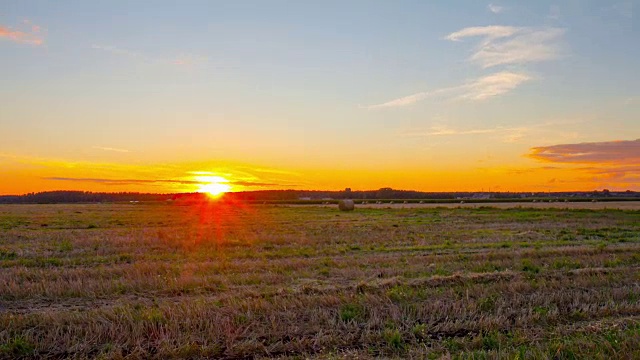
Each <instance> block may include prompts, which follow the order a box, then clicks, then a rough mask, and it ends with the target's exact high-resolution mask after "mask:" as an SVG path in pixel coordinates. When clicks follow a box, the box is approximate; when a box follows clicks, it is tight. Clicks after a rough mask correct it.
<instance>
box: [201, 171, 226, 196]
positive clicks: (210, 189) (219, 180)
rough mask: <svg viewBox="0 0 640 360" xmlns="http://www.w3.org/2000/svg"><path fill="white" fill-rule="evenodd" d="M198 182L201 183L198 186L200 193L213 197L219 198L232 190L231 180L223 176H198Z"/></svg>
mask: <svg viewBox="0 0 640 360" xmlns="http://www.w3.org/2000/svg"><path fill="white" fill-rule="evenodd" d="M196 180H197V181H199V182H201V184H199V185H198V192H201V193H206V194H207V195H209V196H212V197H218V196H220V195H222V194H224V193H226V192H229V191H230V190H231V185H229V184H228V182H229V180H228V179H225V178H223V177H222V176H197V177H196Z"/></svg>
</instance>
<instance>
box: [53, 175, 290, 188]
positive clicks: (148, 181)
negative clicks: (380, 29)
mask: <svg viewBox="0 0 640 360" xmlns="http://www.w3.org/2000/svg"><path fill="white" fill-rule="evenodd" d="M43 179H44V180H53V181H71V182H83V183H97V184H103V185H134V184H146V185H152V184H179V185H200V184H202V183H203V182H202V181H198V180H182V179H103V178H74V177H55V176H54V177H46V178H43ZM226 184H230V185H239V186H245V187H275V186H282V184H275V183H267V182H257V181H244V180H238V181H229V182H226ZM287 186H296V185H292V184H287Z"/></svg>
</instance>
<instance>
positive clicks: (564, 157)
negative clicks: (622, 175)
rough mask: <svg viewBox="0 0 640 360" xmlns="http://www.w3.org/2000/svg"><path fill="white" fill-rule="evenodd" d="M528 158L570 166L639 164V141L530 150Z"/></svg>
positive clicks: (594, 143) (593, 143) (563, 145)
mask: <svg viewBox="0 0 640 360" xmlns="http://www.w3.org/2000/svg"><path fill="white" fill-rule="evenodd" d="M528 156H529V157H530V158H533V159H536V160H540V161H546V162H554V163H572V164H589V163H596V164H597V163H605V164H640V139H636V140H620V141H606V142H591V143H580V144H560V145H552V146H539V147H534V148H531V150H530V153H529V154H528Z"/></svg>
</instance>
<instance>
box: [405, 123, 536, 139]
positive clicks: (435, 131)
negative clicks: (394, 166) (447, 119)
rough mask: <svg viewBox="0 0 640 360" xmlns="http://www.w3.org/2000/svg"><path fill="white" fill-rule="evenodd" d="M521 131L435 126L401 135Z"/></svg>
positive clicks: (448, 134)
mask: <svg viewBox="0 0 640 360" xmlns="http://www.w3.org/2000/svg"><path fill="white" fill-rule="evenodd" d="M522 130H524V128H509V127H502V126H497V127H493V128H486V129H469V130H459V129H453V128H450V127H447V126H442V125H437V126H432V127H431V128H430V129H429V130H427V131H414V132H406V133H403V134H402V135H403V136H410V137H419V136H454V135H478V134H496V133H505V132H513V131H522Z"/></svg>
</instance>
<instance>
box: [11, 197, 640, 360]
mask: <svg viewBox="0 0 640 360" xmlns="http://www.w3.org/2000/svg"><path fill="white" fill-rule="evenodd" d="M562 205H564V204H562ZM528 206H529V205H523V207H511V208H500V207H486V206H473V207H472V206H468V207H465V206H452V205H450V206H448V207H444V206H442V207H433V206H431V207H430V206H411V207H404V208H403V207H402V206H398V207H396V208H387V207H386V206H384V207H382V206H378V207H376V206H371V207H366V208H364V207H360V208H357V209H356V211H354V212H349V213H346V212H339V211H338V210H337V208H334V207H323V206H273V205H251V206H250V205H243V204H228V203H223V202H221V203H200V204H189V205H181V204H177V203H174V204H169V203H167V204H164V203H163V204H142V203H140V204H94V205H5V206H0V358H17V357H24V358H54V359H57V358H105V359H107V358H110V359H111V358H113V359H121V358H157V359H166V358H225V359H250V358H261V357H264V358H291V359H296V358H321V359H334V358H360V359H366V358H381V357H382V358H435V359H438V358H445V359H446V358H473V359H483V358H505V359H516V358H517V359H538V358H543V359H544V358H554V359H574V358H584V359H598V358H600V359H608V358H618V359H631V358H636V359H638V358H640V211H638V210H633V209H629V208H626V209H612V208H611V207H614V206H613V205H611V204H609V205H607V206H608V207H609V208H607V209H576V208H543V207H537V208H533V207H528ZM591 206H593V205H591Z"/></svg>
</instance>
